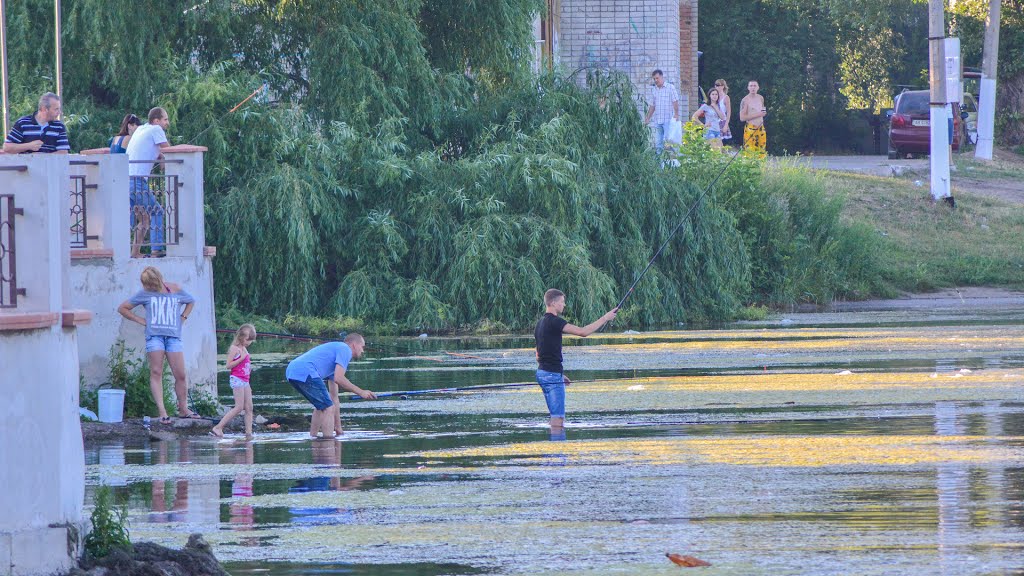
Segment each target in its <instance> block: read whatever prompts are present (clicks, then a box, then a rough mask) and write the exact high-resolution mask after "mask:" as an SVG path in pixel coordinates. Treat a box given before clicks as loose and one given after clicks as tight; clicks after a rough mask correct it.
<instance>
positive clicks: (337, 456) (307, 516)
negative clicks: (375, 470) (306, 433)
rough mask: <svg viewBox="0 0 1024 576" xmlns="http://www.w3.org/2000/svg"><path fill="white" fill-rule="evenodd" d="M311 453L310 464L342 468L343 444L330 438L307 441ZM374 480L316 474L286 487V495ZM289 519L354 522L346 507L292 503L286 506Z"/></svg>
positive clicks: (338, 488)
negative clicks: (292, 504)
mask: <svg viewBox="0 0 1024 576" xmlns="http://www.w3.org/2000/svg"><path fill="white" fill-rule="evenodd" d="M310 452H311V456H312V461H313V464H316V465H318V466H323V467H324V468H325V469H327V470H330V469H332V468H333V469H340V468H341V452H342V443H341V442H339V441H337V440H334V439H333V438H332V439H325V440H313V441H310ZM373 480H374V477H373V476H359V477H357V478H346V479H342V478H341V477H340V476H333V475H329V476H316V477H313V478H304V479H302V480H299V481H297V482H296V483H295V485H294V486H292V487H291V488H289V489H288V493H289V494H306V493H311V492H338V491H347V490H355V489H358V488H361V487H363V486H364V485H366V484H367V483H369V482H371V481H373ZM288 511H289V512H290V513H291V515H292V522H294V523H297V524H316V525H332V524H353V523H355V521H356V517H355V514H354V513H353V512H352V510H351V509H349V508H345V507H333V506H324V507H315V506H313V507H305V506H293V507H291V508H289V509H288Z"/></svg>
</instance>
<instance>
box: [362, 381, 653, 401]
mask: <svg viewBox="0 0 1024 576" xmlns="http://www.w3.org/2000/svg"><path fill="white" fill-rule="evenodd" d="M656 377H657V376H635V377H633V378H594V379H590V380H573V381H572V384H583V383H586V382H626V381H630V380H645V379H648V378H656ZM536 385H537V381H536V380H531V381H529V382H510V383H508V384H478V385H475V386H456V387H452V388H431V389H429V390H404V391H402V392H381V393H379V394H377V395H376V396H377V399H378V400H379V399H381V398H392V397H395V396H399V397H405V396H422V395H424V394H450V393H452V392H468V391H472V390H498V389H500V388H519V387H523V386H536ZM349 399H350V400H362V398H361V397H359V396H356V395H355V394H353V395H351V396H349Z"/></svg>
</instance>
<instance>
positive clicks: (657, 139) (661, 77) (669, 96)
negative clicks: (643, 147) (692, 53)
mask: <svg viewBox="0 0 1024 576" xmlns="http://www.w3.org/2000/svg"><path fill="white" fill-rule="evenodd" d="M651 77H652V78H654V86H652V87H651V91H650V95H649V97H648V100H647V117H646V118H644V124H650V125H651V127H653V128H654V151H655V153H657V154H658V155H659V156H660V155H661V151H662V150H664V149H665V132H666V131H667V130H668V124H669V122H671V121H672V120H679V92H677V91H676V87H675V86H673V85H671V84H669V83H667V82H665V74H664V73H663V72H662V71H661V70H655V71H654V72H653V73H651ZM652 119H653V120H654V121H653V122H652V121H651V120H652Z"/></svg>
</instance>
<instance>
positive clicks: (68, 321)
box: [60, 310, 92, 328]
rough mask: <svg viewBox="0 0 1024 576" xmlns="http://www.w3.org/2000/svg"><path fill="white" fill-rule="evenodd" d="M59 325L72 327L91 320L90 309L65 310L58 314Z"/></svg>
mask: <svg viewBox="0 0 1024 576" xmlns="http://www.w3.org/2000/svg"><path fill="white" fill-rule="evenodd" d="M60 322H61V326H63V327H65V328H74V327H76V326H79V325H81V324H88V323H89V322H92V311H91V310H65V311H64V312H62V313H61V315H60Z"/></svg>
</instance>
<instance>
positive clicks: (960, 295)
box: [830, 287, 1024, 312]
mask: <svg viewBox="0 0 1024 576" xmlns="http://www.w3.org/2000/svg"><path fill="white" fill-rule="evenodd" d="M1008 306H1014V307H1021V306H1024V292H1015V291H1013V290H1004V289H1002V288H984V287H964V288H947V289H945V290H939V291H938V292H929V293H927V294H906V295H904V296H902V297H900V298H891V299H886V300H862V301H859V302H837V303H835V304H833V305H832V306H830V310H831V311H834V312H853V311H866V310H918V309H929V308H930V309H944V310H946V309H971V308H1002V307H1008Z"/></svg>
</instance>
